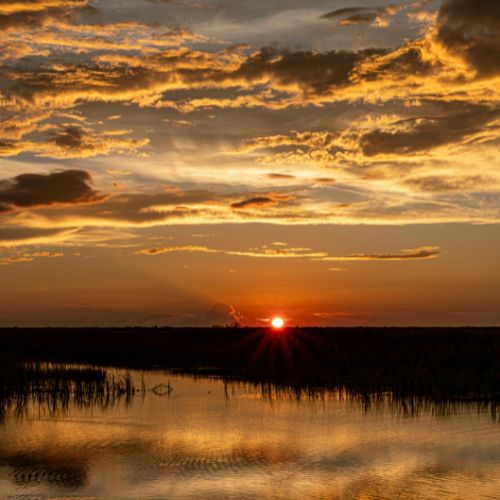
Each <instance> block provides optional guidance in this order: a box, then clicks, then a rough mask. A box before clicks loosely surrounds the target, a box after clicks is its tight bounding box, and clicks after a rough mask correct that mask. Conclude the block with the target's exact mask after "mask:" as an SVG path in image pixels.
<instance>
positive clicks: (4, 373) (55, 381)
mask: <svg viewBox="0 0 500 500" xmlns="http://www.w3.org/2000/svg"><path fill="white" fill-rule="evenodd" d="M135 391H136V389H135V387H134V384H133V383H132V380H131V377H130V375H128V374H124V375H120V376H118V375H115V374H109V373H108V372H106V371H105V370H103V369H100V368H93V367H85V366H58V365H53V364H51V363H46V362H14V361H12V360H5V359H4V360H2V363H1V364H0V419H1V418H2V417H4V416H5V414H6V413H9V412H11V413H13V414H14V415H15V416H17V417H23V416H24V415H25V414H26V412H27V410H28V409H29V408H36V410H37V412H38V413H39V414H40V413H44V412H45V413H47V414H49V415H57V414H59V413H61V412H64V411H66V410H68V408H70V407H77V408H94V407H98V408H102V409H106V408H108V407H110V406H114V405H115V404H116V403H117V402H119V401H124V402H125V403H126V404H128V403H130V402H131V401H132V399H133V396H134V393H135Z"/></svg>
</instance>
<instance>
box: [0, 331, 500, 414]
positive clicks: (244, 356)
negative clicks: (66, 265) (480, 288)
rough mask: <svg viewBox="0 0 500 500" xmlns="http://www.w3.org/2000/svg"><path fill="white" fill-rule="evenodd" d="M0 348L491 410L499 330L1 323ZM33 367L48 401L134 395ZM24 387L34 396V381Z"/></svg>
mask: <svg viewBox="0 0 500 500" xmlns="http://www.w3.org/2000/svg"><path fill="white" fill-rule="evenodd" d="M0 352H3V353H4V355H5V356H9V357H10V359H17V360H21V361H22V362H24V363H32V365H31V366H34V367H37V366H39V365H37V363H40V362H42V361H43V362H56V363H80V364H93V365H101V366H104V365H105V366H115V367H122V368H137V369H151V368H163V369H167V370H171V371H174V372H178V373H188V374H191V375H199V376H207V375H216V376H219V377H224V378H225V379H226V380H228V381H230V380H233V381H237V380H240V381H245V382H249V383H253V384H257V385H259V384H261V385H264V386H265V385H266V384H271V385H272V386H274V387H278V388H279V387H282V388H286V389H287V391H288V392H290V391H292V392H293V391H296V392H298V393H303V394H307V393H309V394H313V393H315V392H316V393H318V392H321V391H325V390H327V391H344V392H346V393H349V394H351V395H356V397H358V398H361V400H363V398H364V399H365V400H366V401H370V404H374V399H373V398H374V395H384V394H390V395H391V398H393V400H394V401H395V402H396V401H399V402H404V405H406V407H407V408H408V411H410V412H411V411H413V410H412V409H411V408H412V407H413V408H417V409H418V408H420V407H422V405H423V404H424V403H425V402H426V401H431V402H436V403H441V404H442V406H443V407H446V405H449V404H454V405H457V404H468V403H470V402H471V403H474V404H482V405H493V406H495V408H496V403H497V402H499V401H500V329H498V328H288V329H286V330H285V331H284V332H283V333H280V334H277V333H275V332H272V331H270V330H268V329H263V328H101V329H99V328H88V329H86V328H58V329H57V328H47V329H16V328H12V329H3V330H0ZM25 366H30V365H25ZM25 369H28V368H25ZM32 370H33V371H32V372H31V373H29V376H28V378H32V376H33V377H34V379H35V380H37V382H36V384H38V386H37V387H38V389H40V390H38V389H37V390H36V391H35V392H38V393H40V394H44V396H43V397H49V400H50V394H53V393H54V391H55V392H56V393H60V394H65V395H67V396H65V397H68V398H76V399H75V401H80V402H82V403H84V402H85V401H86V400H89V399H90V400H93V399H94V400H96V401H97V400H98V401H99V402H100V403H99V404H107V403H106V402H107V401H108V399H113V397H116V396H119V395H122V394H124V395H126V394H128V392H133V389H132V388H129V389H127V386H126V383H125V387H122V385H120V384H122V383H123V381H121V382H120V383H118V382H114V383H111V385H109V384H110V382H109V381H107V378H106V376H105V374H103V373H99V372H92V373H85V372H82V371H78V370H76V371H75V372H73V373H72V372H70V373H68V374H67V375H65V377H66V378H67V381H66V382H62V383H59V384H62V385H57V384H56V383H55V379H54V378H50V377H48V379H45V380H44V377H46V375H44V374H43V373H42V372H43V370H42V371H41V370H40V369H39V368H33V369H32ZM26 375H28V374H26ZM53 375H55V372H53ZM21 376H23V374H21ZM85 377H90V378H91V384H90V385H89V382H88V381H87V379H85ZM15 378H16V377H11V380H15ZM44 384H45V385H44ZM92 384H93V385H92ZM113 384H114V385H113ZM7 385H9V384H7ZM0 390H1V389H0ZM3 390H4V391H5V390H6V389H5V387H4V389H3ZM8 390H9V389H8V387H7V391H8ZM25 390H26V391H27V392H28V393H30V391H31V394H33V393H34V392H33V391H34V385H33V383H31V382H30V383H29V384H28V385H27V386H26V389H25ZM47 395H49V396H47ZM63 399H64V398H63ZM398 404H399V403H398ZM406 407H405V406H401V411H403V412H404V411H407V410H406V409H405V408H406Z"/></svg>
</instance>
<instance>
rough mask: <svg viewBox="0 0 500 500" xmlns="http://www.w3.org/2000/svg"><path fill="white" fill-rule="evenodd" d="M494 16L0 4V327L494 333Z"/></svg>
mask: <svg viewBox="0 0 500 500" xmlns="http://www.w3.org/2000/svg"><path fill="white" fill-rule="evenodd" d="M499 35H500V4H499V3H498V2H491V1H490V0H442V1H439V0H436V1H433V0H413V1H412V0H407V1H399V2H395V3H391V4H389V3H384V2H383V1H378V0H377V1H374V0H359V1H356V2H354V1H347V0H328V1H326V0H307V1H306V0H301V1H299V0H286V1H285V0H266V1H263V0H252V1H245V2H244V1H240V0H0V283H1V287H0V326H2V325H3V326H11V325H19V326H25V325H26V326H36V325H69V326H79V325H91V326H92V325H119V326H121V325H172V326H185V325H193V326H203V325H208V326H210V325H214V324H218V325H225V324H232V323H235V322H237V323H239V324H242V325H266V324H268V322H269V320H270V319H271V318H272V317H274V316H276V315H279V316H282V317H283V318H284V319H285V320H286V322H287V324H291V325H318V326H321V325H338V326H352V325H500V306H499V304H500V259H499V258H498V255H499V253H498V252H499V250H498V249H499V248H500V226H499V224H500V160H499V158H498V146H499V142H500V141H499V138H500V36H499Z"/></svg>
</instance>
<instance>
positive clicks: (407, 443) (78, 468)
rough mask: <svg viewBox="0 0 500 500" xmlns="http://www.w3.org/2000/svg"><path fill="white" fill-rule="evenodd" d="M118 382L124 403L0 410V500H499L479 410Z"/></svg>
mask: <svg viewBox="0 0 500 500" xmlns="http://www.w3.org/2000/svg"><path fill="white" fill-rule="evenodd" d="M107 375H108V376H110V375H111V376H114V377H116V380H120V377H123V376H124V373H123V372H118V371H108V374H107ZM131 378H132V380H133V384H134V387H135V388H136V391H135V394H133V395H132V396H131V394H130V391H128V390H121V389H118V390H115V389H113V390H112V391H111V392H112V394H111V396H110V395H109V394H108V395H107V396H106V394H105V395H104V396H102V397H99V398H97V397H92V398H90V399H87V400H85V398H83V399H82V398H78V397H69V398H68V397H66V399H65V401H64V402H63V403H64V404H59V405H57V404H56V405H55V404H54V400H57V398H56V397H54V394H55V392H54V391H52V393H50V391H47V390H45V389H44V390H45V393H44V396H43V397H40V396H38V397H36V398H34V397H32V396H29V395H28V396H24V397H23V400H22V404H19V401H17V405H11V406H8V407H7V408H6V410H5V413H4V415H3V419H2V422H0V496H1V497H2V498H61V497H64V498H106V499H113V498H120V499H123V498H141V499H142V498H148V499H149V498H152V499H154V498H174V499H175V498H235V499H236V498H238V499H239V498H270V499H274V498H275V499H295V498H297V499H302V498H328V499H335V498H339V499H344V498H345V499H356V498H359V499H361V498H363V499H372V498H387V499H394V498H404V499H406V498H408V499H417V498H422V499H424V498H425V499H429V498H436V499H438V498H439V499H442V498H453V499H457V498H458V499H461V498H464V499H466V498H467V499H471V498H490V499H491V498H499V499H500V424H499V423H498V420H497V419H496V418H495V417H494V415H492V413H491V408H489V407H484V408H479V407H477V406H446V407H445V406H438V405H432V404H428V405H422V406H419V407H413V408H412V407H411V405H406V406H405V405H402V404H400V403H398V404H395V403H394V402H393V401H391V399H390V397H386V398H382V399H381V400H380V401H379V402H378V404H372V405H367V404H366V401H364V402H363V401H362V400H358V399H356V398H351V397H348V396H347V395H345V394H342V393H340V394H339V393H318V394H316V395H315V397H307V396H305V395H302V396H301V397H300V398H298V397H297V394H296V393H293V392H286V391H278V392H277V391H275V390H274V389H273V388H272V387H267V388H266V390H263V389H262V387H259V386H252V385H248V384H241V383H232V384H228V383H225V382H223V381H222V380H220V379H216V378H199V379H194V378H192V377H187V376H180V375H172V374H168V373H164V372H149V373H147V374H142V373H139V372H131ZM77 389H78V388H77ZM78 390H80V391H81V389H78ZM33 394H34V393H33Z"/></svg>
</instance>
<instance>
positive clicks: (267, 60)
mask: <svg viewBox="0 0 500 500" xmlns="http://www.w3.org/2000/svg"><path fill="white" fill-rule="evenodd" d="M383 52H384V51H382V50H377V49H367V50H362V51H359V52H345V51H336V50H332V51H330V52H314V51H298V52H291V51H283V50H282V51H280V50H278V49H274V48H271V47H266V48H263V49H261V50H260V51H259V52H258V53H257V54H254V55H252V56H250V57H249V58H248V59H247V60H246V61H245V62H244V63H243V64H242V65H241V66H240V68H239V69H238V70H236V71H235V72H234V73H232V74H231V75H230V76H231V78H243V79H245V80H247V81H256V80H259V79H262V78H265V77H266V78H269V79H271V80H273V81H276V82H277V83H278V84H279V85H282V86H287V85H298V86H299V87H301V89H302V90H303V91H305V92H314V93H318V94H321V93H325V92H328V91H329V89H330V88H331V87H335V86H341V85H345V84H347V83H348V82H349V77H350V75H351V73H352V71H353V69H354V68H355V66H356V64H357V63H358V62H360V61H361V60H364V59H365V58H367V57H369V56H371V55H375V54H381V53H383ZM226 78H227V75H226Z"/></svg>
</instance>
